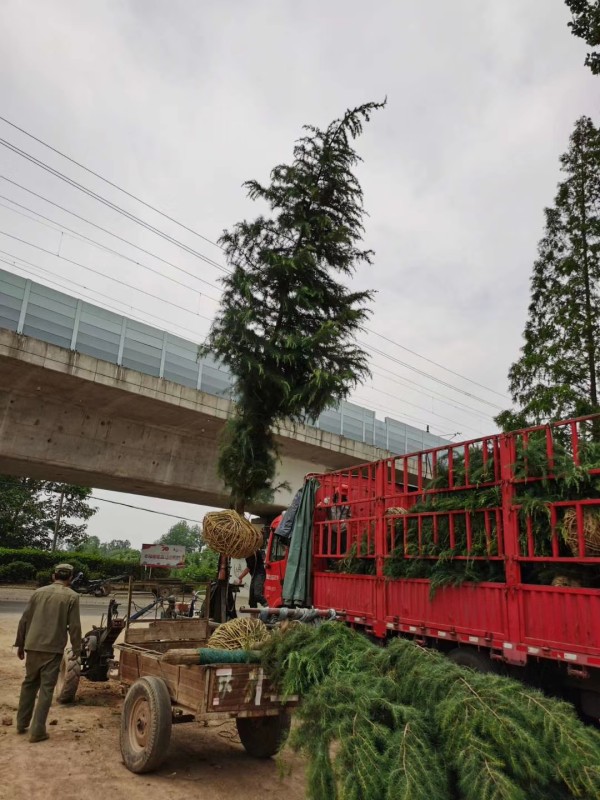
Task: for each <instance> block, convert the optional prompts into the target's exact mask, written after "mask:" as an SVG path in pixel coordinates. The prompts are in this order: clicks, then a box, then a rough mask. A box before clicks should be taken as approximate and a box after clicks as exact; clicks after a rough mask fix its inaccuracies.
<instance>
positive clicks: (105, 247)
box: [0, 194, 220, 303]
mask: <svg viewBox="0 0 600 800" xmlns="http://www.w3.org/2000/svg"><path fill="white" fill-rule="evenodd" d="M0 198H1V199H2V200H7V201H8V202H9V203H13V204H14V205H16V206H18V207H19V208H22V209H24V210H25V211H29V212H30V213H31V214H35V215H36V216H38V217H40V218H41V220H46V223H48V222H50V223H52V225H46V227H48V228H50V229H51V230H53V231H58V233H65V231H66V232H68V233H70V234H71V235H72V236H76V237H78V238H79V239H81V240H84V241H86V242H89V243H90V244H92V245H94V247H99V248H100V249H101V250H105V251H106V252H108V253H112V255H115V256H118V258H123V259H125V261H129V262H131V263H132V264H135V265H136V266H137V267H141V268H142V269H147V270H148V271H149V272H153V273H154V274H155V275H158V276H159V277H160V278H164V279H165V280H167V281H172V282H173V283H176V284H177V285H178V286H183V288H184V289H192V290H193V291H198V290H197V289H193V287H191V286H190V285H189V283H183V281H179V280H177V278H172V277H171V276H170V275H165V274H164V273H163V272H160V271H159V270H157V269H154V267H149V266H148V265H147V264H143V263H142V262H141V261H136V260H135V259H134V258H130V257H129V256H126V255H125V254H124V253H120V252H119V251H118V250H113V248H112V247H108V245H105V244H102V243H101V242H97V241H96V240H95V239H92V238H90V237H89V236H86V235H85V234H83V233H79V231H75V230H73V228H68V227H67V226H66V225H63V224H62V223H61V222H56V220H53V219H50V217H46V216H44V215H43V214H40V212H39V211H34V210H33V209H31V208H28V207H27V206H24V205H22V204H21V203H17V201H16V200H12V199H11V198H10V197H5V196H4V195H3V194H0ZM0 206H2V208H6V209H7V210H8V211H12V213H13V214H20V215H21V216H23V217H25V218H26V219H29V220H31V221H32V222H36V223H37V224H38V225H45V224H46V223H44V222H42V221H41V220H38V219H34V218H33V217H30V216H28V215H27V214H25V213H24V212H23V211H17V209H15V208H10V206H7V205H4V203H0ZM189 274H191V273H189ZM192 277H195V278H196V280H200V281H201V280H202V278H198V277H197V276H195V275H194V276H192ZM204 283H206V281H204ZM198 294H201V295H202V297H206V299H207V300H212V301H213V303H219V302H220V301H219V300H217V299H216V297H211V296H210V295H207V294H203V293H202V292H199V291H198Z"/></svg>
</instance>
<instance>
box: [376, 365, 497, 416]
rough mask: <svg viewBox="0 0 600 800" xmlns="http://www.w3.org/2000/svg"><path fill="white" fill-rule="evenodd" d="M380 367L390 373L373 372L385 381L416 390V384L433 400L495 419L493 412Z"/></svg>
mask: <svg viewBox="0 0 600 800" xmlns="http://www.w3.org/2000/svg"><path fill="white" fill-rule="evenodd" d="M378 369H380V370H383V372H387V373H388V374H387V375H382V374H381V373H380V372H377V371H376V370H374V369H372V370H371V374H372V375H377V377H378V378H383V380H385V381H391V382H392V383H397V384H398V386H403V387H405V388H409V389H411V391H414V389H412V388H411V387H413V386H416V387H417V388H418V389H422V390H423V391H424V392H425V393H426V394H425V396H426V397H429V398H431V400H438V401H439V402H441V403H444V404H445V405H448V406H451V407H452V408H455V409H456V410H457V411H470V412H471V413H473V414H477V415H478V416H479V417H481V419H485V420H492V419H493V417H492V415H491V414H487V413H486V412H484V411H481V410H480V409H477V408H473V406H468V405H465V404H464V403H461V401H460V400H456V399H455V398H450V397H448V396H447V395H445V394H440V393H439V392H435V390H433V389H430V388H429V387H427V386H423V384H422V383H416V381H411V380H410V378H400V377H398V376H397V374H396V373H395V372H392V370H390V369H386V367H382V366H381V365H378ZM389 376H392V377H389Z"/></svg>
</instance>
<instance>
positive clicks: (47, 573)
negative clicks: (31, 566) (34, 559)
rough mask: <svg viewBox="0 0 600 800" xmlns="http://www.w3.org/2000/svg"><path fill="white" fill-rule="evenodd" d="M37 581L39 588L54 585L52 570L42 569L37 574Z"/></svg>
mask: <svg viewBox="0 0 600 800" xmlns="http://www.w3.org/2000/svg"><path fill="white" fill-rule="evenodd" d="M0 569H2V567H0ZM35 579H36V581H37V585H38V586H47V585H48V584H49V583H52V570H51V569H42V570H40V571H39V572H36V575H35Z"/></svg>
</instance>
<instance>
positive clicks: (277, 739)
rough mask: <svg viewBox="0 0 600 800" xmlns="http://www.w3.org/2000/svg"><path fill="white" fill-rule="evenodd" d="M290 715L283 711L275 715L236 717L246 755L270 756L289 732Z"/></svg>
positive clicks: (279, 747)
mask: <svg viewBox="0 0 600 800" xmlns="http://www.w3.org/2000/svg"><path fill="white" fill-rule="evenodd" d="M290 723H291V717H290V715H289V714H288V713H287V712H286V711H284V712H283V713H281V714H278V715H277V716H276V717H236V720H235V724H236V725H237V730H238V733H239V736H240V739H241V741H242V744H243V745H244V749H245V750H246V752H247V753H248V755H250V756H252V757H253V758H271V756H274V755H275V753H277V752H278V751H279V750H280V749H281V748H282V747H283V745H284V744H285V740H286V739H287V737H288V733H289V732H290Z"/></svg>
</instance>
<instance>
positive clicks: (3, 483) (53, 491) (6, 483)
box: [0, 479, 212, 525]
mask: <svg viewBox="0 0 600 800" xmlns="http://www.w3.org/2000/svg"><path fill="white" fill-rule="evenodd" d="M34 480H35V479H34ZM43 482H44V483H45V482H46V481H43ZM21 485H22V484H21ZM0 486H10V487H11V488H13V489H17V488H19V487H18V486H17V485H15V484H14V483H11V482H10V481H0ZM23 488H24V489H25V488H27V487H26V486H24V487H23ZM40 491H42V492H44V494H60V490H59V489H47V488H43V489H41V490H40ZM105 491H106V490H105ZM86 499H87V500H88V501H91V500H94V501H96V502H99V503H111V504H112V505H115V506H125V508H134V509H135V510H136V511H147V512H148V513H149V514H160V516H161V517H172V518H173V519H181V520H185V521H186V522H194V523H195V524H196V525H199V524H200V522H201V520H199V519H190V518H189V517H180V516H179V515H178V514H168V513H167V512H166V511H156V510H155V509H154V508H145V507H144V506H135V505H132V504H131V503H122V502H120V501H119V500H109V499H108V498H106V497H96V496H94V495H93V494H92V495H90V496H89V497H88V498H86ZM160 499H166V498H160ZM169 502H176V501H174V500H171V501H169ZM208 508H212V506H208Z"/></svg>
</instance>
